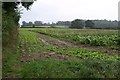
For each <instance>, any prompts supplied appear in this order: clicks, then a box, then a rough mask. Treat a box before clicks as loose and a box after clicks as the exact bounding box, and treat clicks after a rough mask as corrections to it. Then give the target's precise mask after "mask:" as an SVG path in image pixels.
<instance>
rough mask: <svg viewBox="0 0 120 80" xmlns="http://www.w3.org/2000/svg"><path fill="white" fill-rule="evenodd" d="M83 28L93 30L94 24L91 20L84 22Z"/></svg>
mask: <svg viewBox="0 0 120 80" xmlns="http://www.w3.org/2000/svg"><path fill="white" fill-rule="evenodd" d="M85 27H86V28H87V27H88V28H94V23H93V22H92V21H91V20H87V21H85Z"/></svg>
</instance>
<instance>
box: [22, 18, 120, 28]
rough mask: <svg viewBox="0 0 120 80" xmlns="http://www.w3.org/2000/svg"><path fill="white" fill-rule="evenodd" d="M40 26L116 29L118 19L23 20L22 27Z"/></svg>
mask: <svg viewBox="0 0 120 80" xmlns="http://www.w3.org/2000/svg"><path fill="white" fill-rule="evenodd" d="M40 26H51V27H55V26H68V27H69V28H77V29H82V28H90V29H91V28H95V29H116V28H117V27H118V21H117V20H115V21H108V20H82V19H75V20H73V21H57V22H56V23H43V22H42V21H35V22H34V23H33V22H25V21H23V22H22V25H21V27H40Z"/></svg>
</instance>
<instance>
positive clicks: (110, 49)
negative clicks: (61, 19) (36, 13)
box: [3, 28, 120, 78]
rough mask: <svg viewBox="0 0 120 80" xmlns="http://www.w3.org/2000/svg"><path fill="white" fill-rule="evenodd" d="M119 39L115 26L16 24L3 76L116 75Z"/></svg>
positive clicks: (85, 76)
mask: <svg viewBox="0 0 120 80" xmlns="http://www.w3.org/2000/svg"><path fill="white" fill-rule="evenodd" d="M119 40H120V38H119V37H118V30H102V29H101V30H96V29H67V28H66V29H63V28H19V40H18V44H17V45H18V50H17V53H14V55H11V54H13V53H10V54H9V55H8V56H7V57H6V58H5V59H4V60H5V64H4V67H3V74H4V75H3V77H18V78H118V77H119V75H120V73H119V72H120V71H119V60H120V56H119V52H118V51H119V45H118V41H119ZM8 58H9V59H8Z"/></svg>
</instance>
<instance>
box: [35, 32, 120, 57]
mask: <svg viewBox="0 0 120 80" xmlns="http://www.w3.org/2000/svg"><path fill="white" fill-rule="evenodd" d="M35 33H37V32H35ZM37 34H38V35H39V36H40V39H41V40H42V41H43V42H44V43H46V44H52V45H54V46H57V47H60V48H65V49H68V48H83V49H87V50H91V51H99V52H101V53H102V54H110V55H118V54H119V50H117V49H112V48H108V47H104V46H90V45H82V44H80V45H76V44H74V43H71V42H67V41H63V40H59V39H56V38H53V37H50V36H48V35H45V34H41V33H37Z"/></svg>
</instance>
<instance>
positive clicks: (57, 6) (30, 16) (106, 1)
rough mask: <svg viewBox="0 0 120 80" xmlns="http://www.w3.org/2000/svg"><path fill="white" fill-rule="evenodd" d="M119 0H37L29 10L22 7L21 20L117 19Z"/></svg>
mask: <svg viewBox="0 0 120 80" xmlns="http://www.w3.org/2000/svg"><path fill="white" fill-rule="evenodd" d="M119 1H120V0H37V1H35V2H34V4H33V5H32V6H31V9H30V10H29V11H26V9H24V10H23V11H22V12H23V14H22V16H21V19H20V23H21V22H22V21H26V22H29V21H32V22H34V21H36V20H37V21H43V22H56V21H72V20H74V19H107V20H118V2H119Z"/></svg>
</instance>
